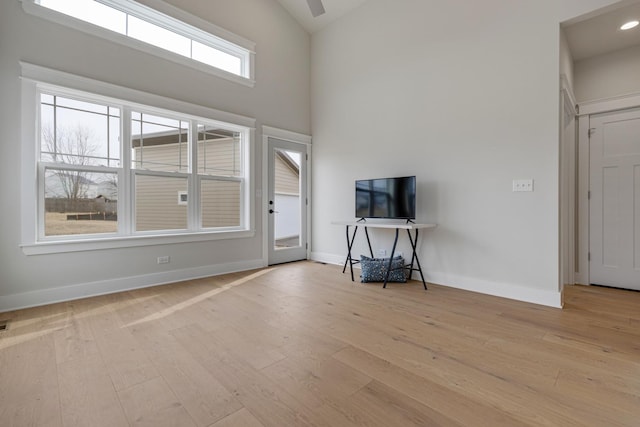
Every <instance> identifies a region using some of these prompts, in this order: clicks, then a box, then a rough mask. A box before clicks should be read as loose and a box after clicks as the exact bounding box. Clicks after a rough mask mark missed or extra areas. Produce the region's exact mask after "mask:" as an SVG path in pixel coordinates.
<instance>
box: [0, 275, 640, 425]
mask: <svg viewBox="0 0 640 427" xmlns="http://www.w3.org/2000/svg"><path fill="white" fill-rule="evenodd" d="M565 299H566V308H565V309H564V310H558V309H552V308H545V307H541V306H536V305H531V304H525V303H519V302H514V301H509V300H504V299H500V298H494V297H489V296H483V295H479V294H474V293H470V292H465V291H460V290H455V289H451V288H446V287H440V286H435V285H432V286H430V288H429V291H427V292H425V291H424V290H422V285H421V284H420V283H418V282H411V283H409V284H391V285H389V287H388V288H387V289H382V288H381V285H380V284H361V283H352V282H351V281H350V280H349V277H348V275H346V274H345V275H343V274H341V272H340V269H339V268H338V267H337V266H330V265H322V264H317V263H312V262H302V263H295V264H288V265H283V266H279V267H275V268H269V269H264V270H259V271H252V272H247V273H237V274H230V275H225V276H220V277H215V278H210V279H203V280H195V281H190V282H184V283H178V284H174V285H168V286H161V287H155V288H149V289H144V290H137V291H133V292H124V293H120V294H115V295H108V296H103V297H97V298H89V299H85V300H80V301H73V302H68V303H62V304H55V305H50V306H46V307H39V308H34V309H28V310H20V311H16V312H11V313H4V314H2V315H0V319H7V318H8V319H10V320H11V321H10V324H9V329H8V330H6V331H3V332H0V425H2V426H3V427H4V426H82V427H86V426H109V427H118V426H128V425H132V426H133V425H135V426H138V425H145V426H154V427H159V426H165V425H166V426H180V427H183V426H212V427H229V426H241V427H253V426H276V427H286V426H298V425H300V426H307V425H309V426H310V425H313V426H362V425H366V426H385V427H390V426H402V427H404V426H491V427H494V426H509V427H516V426H553V427H556V426H605V427H612V426H640V292H631V291H621V290H613V289H603V288H597V287H571V288H569V289H568V290H567V292H566V298H565Z"/></svg>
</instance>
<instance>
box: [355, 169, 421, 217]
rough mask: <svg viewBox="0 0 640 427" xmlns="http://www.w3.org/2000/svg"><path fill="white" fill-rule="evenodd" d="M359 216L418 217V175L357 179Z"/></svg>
mask: <svg viewBox="0 0 640 427" xmlns="http://www.w3.org/2000/svg"><path fill="white" fill-rule="evenodd" d="M356 217H357V218H387V219H407V220H410V219H415V218H416V177H415V176H404V177H399V178H377V179H363V180H357V181H356Z"/></svg>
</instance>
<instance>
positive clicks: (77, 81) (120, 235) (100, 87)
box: [21, 63, 255, 255]
mask: <svg viewBox="0 0 640 427" xmlns="http://www.w3.org/2000/svg"><path fill="white" fill-rule="evenodd" d="M21 66H22V97H23V99H22V111H23V115H22V144H21V146H22V147H21V148H22V154H21V156H22V166H23V167H22V171H23V172H22V180H21V184H22V185H21V189H22V194H23V197H22V199H21V210H22V217H23V222H22V225H21V228H22V244H21V247H22V250H23V252H24V253H25V254H27V255H35V254H44V253H58V252H74V251H87V250H98V249H110V248H121V247H133V246H146V245H158V244H171V243H184V242H194V241H208V240H219V239H232V238H245V237H252V236H254V235H255V228H254V227H255V225H254V223H255V219H254V208H253V206H254V201H253V199H252V197H250V195H252V194H253V192H254V188H255V176H254V173H253V165H254V160H253V151H254V148H253V147H254V134H255V128H254V126H255V119H252V118H248V117H244V116H239V115H235V114H232V113H227V112H223V111H219V110H214V109H211V108H208V107H203V106H198V105H195V104H190V103H185V102H182V101H177V100H173V99H170V98H165V97H161V96H157V95H153V94H148V93H143V92H139V91H136V90H133V89H128V88H124V87H120V86H116V85H112V84H108V83H103V82H98V81H94V80H91V79H87V78H84V77H79V76H74V75H70V74H67V73H63V72H60V71H56V70H50V69H46V68H43V67H39V66H35V65H31V64H26V63H21ZM42 92H44V93H49V94H50V93H55V95H59V96H68V97H72V98H74V99H82V100H86V101H89V102H95V103H105V104H107V105H110V106H112V107H113V106H119V107H120V111H121V122H120V126H121V132H122V133H121V135H122V138H121V140H122V141H121V148H120V150H121V151H120V153H121V155H120V162H121V163H120V165H121V166H120V167H117V168H116V167H107V166H80V167H78V166H74V165H61V164H60V163H55V162H53V163H52V162H44V161H42V162H41V161H40V152H39V147H40V142H39V139H40V118H39V117H40V93H42ZM105 93H111V94H114V95H115V96H117V98H116V97H114V96H108V95H105ZM150 105H152V106H150ZM131 110H136V111H144V112H146V113H151V114H160V115H163V114H164V115H173V116H178V117H180V118H181V119H182V120H185V119H186V120H188V121H190V123H191V127H190V131H191V132H192V133H193V132H194V130H195V132H197V126H195V124H196V123H200V124H205V125H213V126H222V127H223V128H225V129H228V130H231V131H234V132H240V133H241V138H242V141H241V144H242V145H241V156H242V159H241V160H242V165H243V169H242V170H243V175H242V176H241V177H239V178H237V177H220V176H213V178H214V179H223V180H234V181H241V182H242V183H243V185H241V189H242V190H241V194H240V218H241V221H240V226H238V227H218V228H206V229H203V228H202V224H201V222H200V221H198V218H199V215H200V213H199V208H200V205H199V199H200V196H199V195H197V196H196V197H189V199H190V200H189V202H190V203H189V205H188V206H187V209H188V227H187V229H186V230H161V231H135V230H134V223H135V209H134V208H135V199H134V197H135V194H134V193H135V190H134V187H133V183H134V179H135V174H136V173H140V174H147V173H146V172H147V171H144V170H136V169H134V168H133V167H132V165H131V154H130V148H131V147H130V145H128V144H130V141H127V142H126V143H123V141H125V140H126V138H130V136H131V129H130V127H131V114H130V113H131ZM127 127H128V128H129V129H126V128H127ZM192 140H194V139H193V135H192ZM195 140H197V135H196V139H195ZM190 151H191V153H190V155H192V156H193V157H192V159H191V161H190V165H193V164H197V163H193V160H197V149H191V150H190ZM127 165H128V166H127ZM47 167H54V168H57V169H61V168H62V169H79V168H80V169H83V170H84V169H87V170H90V171H93V172H104V173H114V172H115V173H117V176H118V187H119V197H118V199H119V201H118V218H119V221H118V222H119V226H118V232H117V233H105V234H86V235H65V236H44V170H45V168H47ZM152 174H153V175H156V174H157V172H153V173H152ZM161 174H169V175H171V176H184V177H186V178H187V182H188V185H187V191H188V192H190V193H192V194H198V193H197V192H198V191H199V189H200V185H199V181H200V179H201V176H200V175H199V174H198V170H197V168H190V170H189V172H188V173H184V172H179V173H177V174H176V173H172V172H161ZM205 177H206V178H207V179H209V178H211V176H209V175H205ZM125 189H126V190H125ZM123 193H124V194H125V196H123ZM120 219H122V223H121V222H120Z"/></svg>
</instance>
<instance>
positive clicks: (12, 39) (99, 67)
mask: <svg viewBox="0 0 640 427" xmlns="http://www.w3.org/2000/svg"><path fill="white" fill-rule="evenodd" d="M145 2H146V3H149V0H147V1H145ZM170 2H171V3H173V4H174V5H176V6H179V7H181V8H182V9H184V10H185V11H187V12H190V13H192V14H194V15H197V16H199V17H200V18H203V19H206V20H209V21H210V22H212V23H214V24H216V25H218V26H221V27H223V28H226V29H228V30H230V31H233V32H235V33H236V34H238V35H240V36H242V37H245V38H247V39H250V40H252V41H255V42H256V43H257V46H256V52H257V55H256V73H255V76H256V81H257V82H256V85H255V88H248V87H245V86H242V85H239V84H235V83H232V82H229V81H227V80H224V79H220V78H217V77H213V76H211V75H208V74H205V73H201V72H198V71H196V70H193V69H190V68H186V67H184V66H181V65H178V64H175V63H172V62H168V61H166V60H162V59H160V58H156V57H154V56H151V55H148V54H144V53H141V52H139V51H137V50H133V49H128V48H125V47H123V46H121V45H116V44H114V43H111V42H108V41H106V40H102V39H99V38H96V37H93V36H90V35H87V34H85V33H82V32H78V31H75V30H73V29H70V28H66V27H61V26H59V25H57V24H54V23H52V22H49V21H44V20H41V19H38V18H36V17H34V16H31V15H27V14H26V13H25V12H24V11H23V10H22V7H21V3H20V2H19V1H17V0H8V1H2V2H1V3H0V93H1V94H2V96H1V97H0V194H2V195H3V199H4V203H3V204H2V209H1V210H0V212H1V213H0V218H2V221H0V311H2V310H5V309H7V308H14V307H16V306H23V305H31V304H37V303H42V302H46V301H50V300H55V299H59V298H73V297H77V296H80V295H84V294H91V293H96V292H108V291H112V290H117V289H120V288H125V287H135V286H139V285H141V284H150V283H159V282H166V281H171V280H176V279H179V278H182V277H185V276H186V277H188V276H190V275H193V276H197V275H202V274H209V273H215V272H224V271H227V270H229V269H238V268H248V267H250V266H254V265H255V264H256V263H260V262H262V258H263V256H262V252H261V247H262V237H261V233H262V231H263V226H262V224H261V218H262V202H261V199H259V198H256V199H255V200H256V207H255V218H256V231H257V233H256V235H255V237H253V238H248V239H237V240H230V241H212V242H201V243H194V244H176V245H165V246H154V247H139V248H129V249H122V250H103V251H96V252H76V253H65V254H54V255H37V256H26V255H25V254H24V253H23V252H22V250H21V249H20V247H19V245H20V243H21V241H20V239H21V237H20V221H21V217H22V215H21V212H20V196H21V194H20V193H19V189H20V186H19V185H18V179H19V177H20V169H19V165H20V158H19V156H20V143H21V141H20V129H19V125H18V124H19V123H20V79H19V75H20V66H19V61H26V62H29V63H33V64H37V65H42V66H45V67H48V68H53V69H58V70H62V71H65V72H69V73H73V74H76V75H81V76H85V77H89V78H92V79H96V80H100V81H105V82H108V83H113V84H117V85H121V86H126V87H130V88H134V89H139V90H142V91H146V92H150V93H153V94H158V95H162V96H166V97H171V98H175V99H178V100H181V101H186V102H191V103H195V104H199V105H203V106H206V107H211V108H215V109H218V110H223V111H228V112H231V113H236V114H241V115H244V116H249V117H253V118H256V119H257V129H260V128H261V125H262V124H267V125H270V126H275V127H278V128H283V129H289V130H292V131H296V132H300V133H305V134H308V133H310V130H311V129H310V126H311V125H310V92H309V80H310V77H309V75H310V40H309V35H308V34H307V33H306V32H305V31H304V30H303V29H302V28H301V27H300V26H299V25H298V23H297V22H295V21H294V20H293V18H292V17H291V16H290V15H289V14H288V13H287V12H286V11H285V10H284V9H283V8H282V7H281V6H280V4H279V3H278V2H277V1H276V0H216V1H207V2H202V1H195V0H182V1H178V0H171V1H170ZM261 140H262V138H261V135H260V132H259V131H257V132H256V138H255V141H254V143H255V147H256V150H255V165H256V169H255V174H254V176H255V179H256V188H261V185H262V183H261V176H262V175H261V174H262V172H261V158H262V157H261V156H262V153H261V145H262V144H261V143H260V141H261ZM162 255H169V256H170V257H171V263H170V264H167V265H163V266H159V265H156V257H157V256H162Z"/></svg>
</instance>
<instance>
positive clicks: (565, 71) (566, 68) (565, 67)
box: [560, 29, 574, 91]
mask: <svg viewBox="0 0 640 427" xmlns="http://www.w3.org/2000/svg"><path fill="white" fill-rule="evenodd" d="M573 74H574V73H573V57H572V56H571V49H570V48H569V42H568V41H567V36H566V35H565V34H564V31H562V29H561V30H560V75H561V76H563V75H564V76H566V78H567V83H568V84H569V87H570V88H571V91H573Z"/></svg>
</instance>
